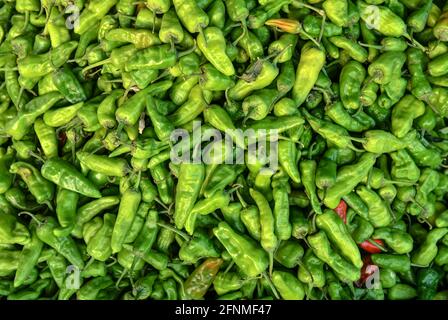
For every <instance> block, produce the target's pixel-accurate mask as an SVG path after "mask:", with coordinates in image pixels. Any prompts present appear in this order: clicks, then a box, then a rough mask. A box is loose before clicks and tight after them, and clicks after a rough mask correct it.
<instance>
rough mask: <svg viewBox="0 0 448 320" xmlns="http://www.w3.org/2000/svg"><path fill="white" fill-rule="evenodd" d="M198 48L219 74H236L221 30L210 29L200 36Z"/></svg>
mask: <svg viewBox="0 0 448 320" xmlns="http://www.w3.org/2000/svg"><path fill="white" fill-rule="evenodd" d="M197 41H198V47H199V49H200V50H201V52H202V53H203V54H204V56H205V57H206V58H207V60H208V61H209V62H210V63H211V64H212V65H213V66H214V67H215V68H216V69H218V71H219V72H221V73H223V74H224V75H226V76H232V75H234V74H235V70H234V68H233V64H232V62H231V61H230V59H229V57H228V56H227V54H226V52H225V47H226V44H225V39H224V35H223V34H222V32H221V30H220V29H219V28H216V27H208V28H206V29H204V30H203V32H202V33H200V34H199V36H198V39H197Z"/></svg>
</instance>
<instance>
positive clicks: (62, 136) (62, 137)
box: [58, 131, 67, 148]
mask: <svg viewBox="0 0 448 320" xmlns="http://www.w3.org/2000/svg"><path fill="white" fill-rule="evenodd" d="M58 141H59V148H62V147H63V146H64V145H65V142H66V141H67V135H66V134H65V132H63V131H60V132H59V134H58Z"/></svg>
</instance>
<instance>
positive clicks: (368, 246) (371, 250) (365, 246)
mask: <svg viewBox="0 0 448 320" xmlns="http://www.w3.org/2000/svg"><path fill="white" fill-rule="evenodd" d="M373 241H375V242H376V243H378V244H379V245H380V246H384V242H383V240H380V239H374V240H373ZM359 247H360V248H362V249H363V250H364V251H367V252H369V253H380V252H381V249H380V248H378V247H377V246H375V245H374V244H372V243H370V242H369V241H368V240H366V241H364V242H362V243H360V244H359Z"/></svg>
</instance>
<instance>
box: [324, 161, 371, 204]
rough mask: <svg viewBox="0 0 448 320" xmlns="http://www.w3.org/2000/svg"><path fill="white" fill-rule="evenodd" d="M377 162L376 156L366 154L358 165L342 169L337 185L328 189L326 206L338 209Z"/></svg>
mask: <svg viewBox="0 0 448 320" xmlns="http://www.w3.org/2000/svg"><path fill="white" fill-rule="evenodd" d="M375 161H376V155H374V154H373V153H364V154H362V155H361V157H360V158H359V160H358V162H357V163H355V164H352V165H347V166H344V167H342V168H341V169H340V170H339V172H338V174H337V177H336V183H335V184H334V185H333V186H332V187H330V188H328V189H327V192H326V194H325V197H324V204H325V205H326V206H327V207H329V208H332V209H334V208H336V207H337V205H338V204H339V202H340V200H341V198H342V197H344V196H347V195H348V194H349V193H350V191H351V190H353V188H354V187H356V185H358V183H359V182H360V181H362V179H363V178H364V177H365V176H366V175H367V173H368V172H369V170H370V169H371V168H372V167H373V165H374V163H375Z"/></svg>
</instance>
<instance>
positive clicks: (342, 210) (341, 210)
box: [334, 200, 347, 223]
mask: <svg viewBox="0 0 448 320" xmlns="http://www.w3.org/2000/svg"><path fill="white" fill-rule="evenodd" d="M334 212H336V213H337V214H338V216H340V217H341V219H342V221H344V223H347V204H346V203H345V201H344V200H341V201H340V202H339V204H338V206H337V207H336V208H334Z"/></svg>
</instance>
